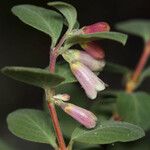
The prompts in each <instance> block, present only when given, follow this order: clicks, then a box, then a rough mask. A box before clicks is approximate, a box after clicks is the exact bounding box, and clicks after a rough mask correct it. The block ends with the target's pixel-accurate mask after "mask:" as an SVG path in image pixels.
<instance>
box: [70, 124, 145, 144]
mask: <svg viewBox="0 0 150 150" xmlns="http://www.w3.org/2000/svg"><path fill="white" fill-rule="evenodd" d="M144 135H145V134H144V131H143V130H142V128H140V127H138V126H136V125H133V124H129V123H125V122H110V121H109V122H103V123H102V124H99V125H97V127H96V128H94V129H92V130H87V129H85V128H77V129H75V131H74V132H73V134H72V140H73V141H78V142H82V143H88V144H110V143H114V142H127V141H133V140H137V139H139V138H141V137H143V136H144Z"/></svg>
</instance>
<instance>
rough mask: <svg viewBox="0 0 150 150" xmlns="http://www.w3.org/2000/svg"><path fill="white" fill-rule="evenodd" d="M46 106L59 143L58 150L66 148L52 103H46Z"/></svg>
mask: <svg viewBox="0 0 150 150" xmlns="http://www.w3.org/2000/svg"><path fill="white" fill-rule="evenodd" d="M48 108H49V110H50V114H51V118H52V122H53V126H54V128H55V132H56V135H57V140H58V143H59V147H60V150H66V145H65V142H64V138H63V135H62V132H61V129H60V125H59V121H58V117H57V113H56V109H55V106H54V104H53V103H50V102H49V103H48Z"/></svg>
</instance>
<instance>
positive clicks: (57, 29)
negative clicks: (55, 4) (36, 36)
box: [12, 5, 63, 47]
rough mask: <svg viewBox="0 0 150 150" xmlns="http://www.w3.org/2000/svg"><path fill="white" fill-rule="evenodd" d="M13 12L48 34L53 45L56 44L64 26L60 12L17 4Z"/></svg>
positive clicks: (25, 21)
mask: <svg viewBox="0 0 150 150" xmlns="http://www.w3.org/2000/svg"><path fill="white" fill-rule="evenodd" d="M12 12H13V13H14V14H15V15H16V16H17V17H18V18H19V19H20V20H22V21H23V22H24V23H26V24H28V25H30V26H32V27H33V28H36V29H38V30H40V31H43V32H44V33H46V34H48V35H49V36H50V37H51V38H52V47H54V46H55V44H56V42H57V40H58V38H59V36H60V33H61V31H62V27H63V18H62V16H61V15H60V14H58V13H57V12H55V11H53V10H48V9H45V8H41V7H37V6H33V5H19V6H15V7H13V8H12Z"/></svg>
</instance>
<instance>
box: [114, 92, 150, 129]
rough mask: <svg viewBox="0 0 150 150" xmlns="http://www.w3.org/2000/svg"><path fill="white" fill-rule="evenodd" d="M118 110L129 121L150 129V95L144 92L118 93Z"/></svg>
mask: <svg viewBox="0 0 150 150" xmlns="http://www.w3.org/2000/svg"><path fill="white" fill-rule="evenodd" d="M117 111H118V113H119V115H120V116H121V118H122V119H123V120H124V121H126V122H129V123H133V124H136V125H139V126H141V127H142V128H143V129H145V130H148V129H150V119H149V116H150V95H149V94H147V93H144V92H136V93H131V94H128V93H126V92H118V93H117Z"/></svg>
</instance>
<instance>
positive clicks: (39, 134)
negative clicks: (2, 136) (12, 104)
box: [7, 109, 57, 148]
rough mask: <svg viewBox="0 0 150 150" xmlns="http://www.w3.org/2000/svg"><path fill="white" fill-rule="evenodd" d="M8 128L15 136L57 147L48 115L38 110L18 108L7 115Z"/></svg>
mask: <svg viewBox="0 0 150 150" xmlns="http://www.w3.org/2000/svg"><path fill="white" fill-rule="evenodd" d="M7 123H8V128H9V130H10V131H11V132H12V133H13V134H14V135H16V136H18V137H20V138H22V139H25V140H29V141H33V142H39V143H47V144H51V145H52V146H53V147H55V148H56V147H57V144H56V138H55V135H54V132H53V130H52V123H51V121H50V116H48V115H47V114H46V113H44V112H43V111H40V110H35V109H20V110H16V111H14V112H12V113H10V114H9V115H8V117H7Z"/></svg>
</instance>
